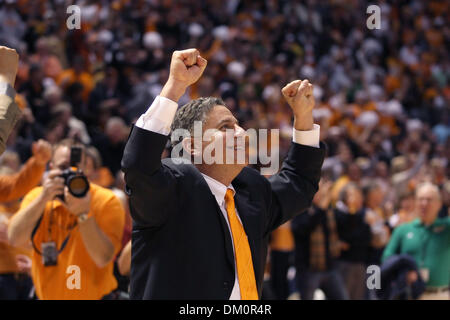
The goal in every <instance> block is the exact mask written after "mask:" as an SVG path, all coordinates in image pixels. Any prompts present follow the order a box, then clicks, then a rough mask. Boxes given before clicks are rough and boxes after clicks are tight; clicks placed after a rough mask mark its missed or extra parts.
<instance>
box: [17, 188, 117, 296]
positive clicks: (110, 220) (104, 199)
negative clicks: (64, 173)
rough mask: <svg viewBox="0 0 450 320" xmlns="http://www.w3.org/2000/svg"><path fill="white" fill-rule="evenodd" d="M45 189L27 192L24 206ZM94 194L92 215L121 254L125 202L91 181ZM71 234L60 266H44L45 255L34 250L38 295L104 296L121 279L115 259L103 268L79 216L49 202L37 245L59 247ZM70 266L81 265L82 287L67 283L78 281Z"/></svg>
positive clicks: (34, 280) (61, 254) (37, 246)
mask: <svg viewBox="0 0 450 320" xmlns="http://www.w3.org/2000/svg"><path fill="white" fill-rule="evenodd" d="M41 192H42V187H38V188H35V189H33V190H32V191H31V192H30V193H29V194H27V195H26V197H25V198H24V200H23V201H22V204H21V209H23V208H26V207H27V206H28V205H29V204H30V202H32V201H33V200H34V199H35V198H36V197H38V195H39V194H40V193H41ZM90 193H91V210H90V211H89V214H88V216H89V217H93V218H94V219H95V221H96V223H97V225H98V226H99V228H100V229H101V230H102V231H103V233H104V234H105V235H106V236H107V237H108V238H109V240H110V241H111V242H112V244H113V245H114V252H115V254H117V253H118V252H119V250H120V248H121V244H122V243H121V241H122V234H123V229H124V223H125V212H124V210H123V208H122V205H121V203H120V201H119V199H118V198H117V197H116V196H115V195H114V193H113V192H112V191H111V190H108V189H105V188H102V187H100V186H98V185H95V184H92V183H91V188H90ZM52 206H53V213H52V214H51V211H52ZM51 217H52V218H51ZM50 226H51V232H50V234H49V227H50ZM69 234H70V236H69V240H68V241H67V245H66V247H65V248H64V250H63V251H62V252H61V253H60V254H59V256H58V261H57V265H56V266H44V265H43V262H42V256H41V255H39V254H38V253H37V252H36V251H35V250H33V254H32V263H33V265H32V270H31V273H32V278H33V283H34V286H35V289H36V295H37V296H38V297H39V299H44V300H55V299H58V300H72V299H73V300H79V299H83V300H97V299H101V298H102V297H103V296H104V295H106V294H109V293H110V292H111V291H113V290H114V289H116V288H117V281H116V279H115V277H114V275H113V268H114V262H113V261H114V259H112V260H111V262H110V263H108V264H107V265H106V266H105V267H103V268H99V267H98V266H97V265H96V264H95V262H94V260H92V258H91V256H90V255H89V253H88V251H87V250H86V248H85V245H84V241H83V239H82V235H81V232H80V230H79V226H78V225H77V220H76V217H75V216H74V215H72V214H71V213H70V212H69V211H68V210H67V209H66V208H65V207H64V206H63V205H62V204H61V203H60V202H59V201H57V200H55V201H50V202H48V203H47V205H46V207H45V210H44V213H43V215H42V221H41V223H40V226H39V228H38V229H37V232H36V234H35V235H34V237H33V239H34V244H35V246H36V248H38V249H39V250H42V249H41V245H42V243H44V242H48V241H54V242H56V246H57V249H58V250H59V249H60V248H61V244H62V242H63V241H64V239H65V238H66V237H67V235H69ZM70 266H78V267H79V276H80V278H79V279H80V282H79V283H80V288H79V289H78V288H76V287H75V288H73V287H72V288H71V286H68V285H67V284H71V283H72V284H73V283H74V282H73V281H72V280H73V279H74V278H73V275H75V273H74V271H73V270H72V269H68V268H69V267H70ZM75 272H76V271H75ZM69 277H72V278H70V279H69ZM71 281H72V282H71Z"/></svg>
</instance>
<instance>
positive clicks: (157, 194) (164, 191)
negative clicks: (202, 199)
mask: <svg viewBox="0 0 450 320" xmlns="http://www.w3.org/2000/svg"><path fill="white" fill-rule="evenodd" d="M167 140H168V137H167V136H165V135H162V134H159V133H156V132H152V131H149V130H145V129H142V128H139V127H137V126H134V127H133V128H132V130H131V133H130V136H129V138H128V141H127V144H126V146H125V151H124V155H123V158H122V170H123V171H124V173H125V182H126V187H125V191H126V193H127V194H128V196H129V200H130V209H131V210H130V212H131V216H132V218H133V221H134V224H135V227H136V228H149V227H159V226H161V225H162V224H164V222H165V221H166V219H167V217H168V215H169V211H170V207H171V205H173V202H174V201H175V200H176V194H175V185H176V180H175V177H174V175H173V173H172V172H171V171H170V169H169V168H167V167H165V166H163V165H162V163H161V154H162V152H163V150H164V147H165V145H166V143H167Z"/></svg>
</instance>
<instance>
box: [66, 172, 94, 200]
mask: <svg viewBox="0 0 450 320" xmlns="http://www.w3.org/2000/svg"><path fill="white" fill-rule="evenodd" d="M67 188H68V189H69V192H70V193H71V194H72V195H73V196H74V197H77V198H82V197H84V196H85V195H86V193H87V192H88V191H89V182H88V180H87V178H86V177H85V176H83V175H72V176H70V177H69V178H68V179H67Z"/></svg>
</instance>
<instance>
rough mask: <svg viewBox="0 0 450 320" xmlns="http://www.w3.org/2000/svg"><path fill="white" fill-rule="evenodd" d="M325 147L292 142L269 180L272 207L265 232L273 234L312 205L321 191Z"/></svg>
mask: <svg viewBox="0 0 450 320" xmlns="http://www.w3.org/2000/svg"><path fill="white" fill-rule="evenodd" d="M324 158H325V145H324V144H323V143H321V145H320V148H315V147H311V146H305V145H301V144H297V143H292V145H291V148H290V150H289V153H288V156H287V158H286V159H285V160H284V162H283V165H282V167H281V170H280V172H279V173H278V174H276V175H274V176H272V177H270V178H269V182H270V189H271V208H270V210H269V217H268V218H267V224H266V232H271V231H272V230H274V229H275V228H277V227H278V226H280V225H281V224H283V223H285V222H286V221H287V220H289V219H291V218H293V217H294V216H295V215H297V214H299V213H301V212H303V211H305V210H306V209H307V208H309V207H310V206H311V203H312V199H313V197H314V195H315V193H316V192H317V190H318V188H319V180H320V174H321V169H322V164H323V160H324Z"/></svg>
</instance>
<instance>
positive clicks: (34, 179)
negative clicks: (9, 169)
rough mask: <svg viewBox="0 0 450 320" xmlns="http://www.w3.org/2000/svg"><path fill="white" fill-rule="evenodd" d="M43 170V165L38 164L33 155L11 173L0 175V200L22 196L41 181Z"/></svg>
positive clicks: (5, 200) (10, 199) (9, 199)
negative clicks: (16, 170) (15, 171)
mask: <svg viewBox="0 0 450 320" xmlns="http://www.w3.org/2000/svg"><path fill="white" fill-rule="evenodd" d="M44 171H45V165H41V164H38V163H37V162H36V159H35V158H34V157H31V158H30V159H29V160H28V161H27V162H26V163H25V164H24V165H23V167H22V169H20V171H19V172H17V173H15V174H13V175H4V176H0V202H8V201H12V200H17V199H18V198H20V197H22V196H24V195H25V194H26V193H27V192H28V191H30V190H31V189H32V188H33V187H35V186H37V185H38V184H39V182H40V181H41V178H42V175H43V174H44Z"/></svg>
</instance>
